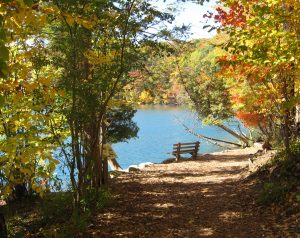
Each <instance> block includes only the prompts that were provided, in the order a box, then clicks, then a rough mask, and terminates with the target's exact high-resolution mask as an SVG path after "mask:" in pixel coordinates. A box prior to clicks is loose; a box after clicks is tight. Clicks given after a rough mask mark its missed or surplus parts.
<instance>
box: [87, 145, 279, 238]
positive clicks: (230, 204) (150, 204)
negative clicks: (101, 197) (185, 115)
mask: <svg viewBox="0 0 300 238" xmlns="http://www.w3.org/2000/svg"><path fill="white" fill-rule="evenodd" d="M254 152H255V149H247V150H239V151H232V152H226V153H220V154H214V155H206V156H202V157H199V158H198V159H197V160H194V161H184V162H179V163H172V164H157V165H152V166H150V167H147V168H145V169H144V170H143V171H140V172H134V173H127V174H123V175H121V176H119V177H118V178H117V179H115V180H113V182H112V183H113V184H112V188H113V192H114V193H115V194H116V196H117V197H116V199H115V201H114V203H113V204H112V205H111V206H110V207H109V208H107V209H106V210H105V211H104V212H103V213H102V214H100V215H98V216H97V218H95V221H94V222H93V225H91V226H90V231H91V234H94V237H153V238H156V237H241V238H244V237H251V238H254V237H274V236H272V235H270V233H269V232H268V231H267V226H265V224H269V221H268V216H266V214H265V213H262V211H261V210H260V209H258V208H256V207H255V206H254V205H253V200H252V196H250V192H251V191H248V190H247V186H243V185H242V184H241V182H240V181H239V178H240V176H241V173H242V171H244V170H245V168H246V167H247V166H248V158H249V155H250V154H253V153H254ZM268 234H269V235H268Z"/></svg>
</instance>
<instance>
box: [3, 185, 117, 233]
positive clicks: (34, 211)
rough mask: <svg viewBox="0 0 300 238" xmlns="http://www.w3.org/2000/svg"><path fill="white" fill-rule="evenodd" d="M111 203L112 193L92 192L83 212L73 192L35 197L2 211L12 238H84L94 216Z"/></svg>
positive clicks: (84, 203)
mask: <svg viewBox="0 0 300 238" xmlns="http://www.w3.org/2000/svg"><path fill="white" fill-rule="evenodd" d="M110 200H111V194H110V192H109V191H108V190H101V191H99V192H95V191H90V192H89V193H88V194H87V196H86V197H85V198H84V199H83V200H82V201H81V210H80V211H78V210H74V209H73V206H72V193H70V192H59V193H50V194H48V195H47V196H45V197H44V198H31V199H26V201H21V202H20V201H19V202H15V203H11V204H9V205H6V206H5V207H3V208H2V212H3V213H4V214H5V217H6V220H7V228H8V234H9V237H16V238H18V237H20V238H21V237H26V236H28V235H29V234H30V237H51V238H60V237H62V238H64V237H80V236H83V235H84V234H85V232H86V230H87V227H88V225H89V223H90V220H91V217H92V215H93V214H94V213H96V212H99V211H101V210H102V209H103V208H104V207H105V206H107V205H108V203H109V201H110Z"/></svg>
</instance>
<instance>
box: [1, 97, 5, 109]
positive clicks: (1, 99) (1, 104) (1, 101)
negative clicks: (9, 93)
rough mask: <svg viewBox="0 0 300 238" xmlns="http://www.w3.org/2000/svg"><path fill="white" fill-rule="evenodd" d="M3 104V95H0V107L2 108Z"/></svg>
mask: <svg viewBox="0 0 300 238" xmlns="http://www.w3.org/2000/svg"><path fill="white" fill-rule="evenodd" d="M4 103H5V98H4V96H3V95H0V107H3V106H4Z"/></svg>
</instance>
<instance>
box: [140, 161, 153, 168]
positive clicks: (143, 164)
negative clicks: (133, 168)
mask: <svg viewBox="0 0 300 238" xmlns="http://www.w3.org/2000/svg"><path fill="white" fill-rule="evenodd" d="M151 164H153V163H152V162H145V163H140V164H139V166H138V168H139V169H144V168H146V167H147V166H149V165H151Z"/></svg>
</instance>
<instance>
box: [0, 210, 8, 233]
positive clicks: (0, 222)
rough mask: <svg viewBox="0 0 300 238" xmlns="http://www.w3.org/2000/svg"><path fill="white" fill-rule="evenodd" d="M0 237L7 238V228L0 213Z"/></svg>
mask: <svg viewBox="0 0 300 238" xmlns="http://www.w3.org/2000/svg"><path fill="white" fill-rule="evenodd" d="M0 237H1V238H7V237H8V236H7V228H6V223H5V218H4V215H3V214H2V213H0Z"/></svg>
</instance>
